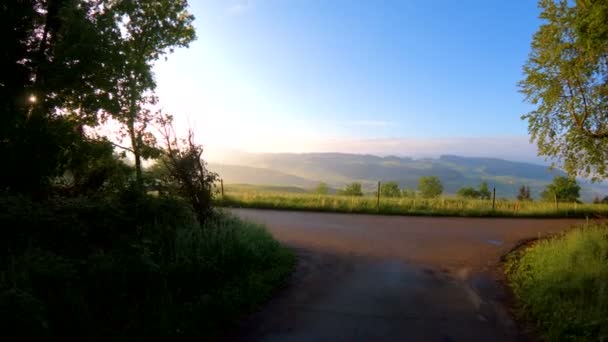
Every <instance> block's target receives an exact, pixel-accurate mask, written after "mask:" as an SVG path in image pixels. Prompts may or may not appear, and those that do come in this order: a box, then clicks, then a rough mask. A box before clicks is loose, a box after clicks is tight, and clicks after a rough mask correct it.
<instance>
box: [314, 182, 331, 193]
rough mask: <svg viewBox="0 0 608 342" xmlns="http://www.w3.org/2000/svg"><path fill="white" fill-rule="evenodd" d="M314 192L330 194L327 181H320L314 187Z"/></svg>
mask: <svg viewBox="0 0 608 342" xmlns="http://www.w3.org/2000/svg"><path fill="white" fill-rule="evenodd" d="M314 193H315V194H317V195H327V194H329V187H328V186H327V184H326V183H323V182H320V183H319V184H317V186H316V187H315V189H314Z"/></svg>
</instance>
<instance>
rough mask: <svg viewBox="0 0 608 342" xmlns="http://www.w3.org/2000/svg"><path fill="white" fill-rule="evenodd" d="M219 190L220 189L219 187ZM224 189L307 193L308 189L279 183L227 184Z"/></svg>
mask: <svg viewBox="0 0 608 342" xmlns="http://www.w3.org/2000/svg"><path fill="white" fill-rule="evenodd" d="M217 190H219V189H217ZM224 191H225V192H227V193H245V192H288V193H307V192H309V191H308V190H307V189H304V188H299V187H297V186H279V185H251V184H226V185H224Z"/></svg>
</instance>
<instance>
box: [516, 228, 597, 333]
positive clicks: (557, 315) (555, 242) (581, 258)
mask: <svg viewBox="0 0 608 342" xmlns="http://www.w3.org/2000/svg"><path fill="white" fill-rule="evenodd" d="M607 256H608V225H588V226H587V225H585V226H581V227H578V228H575V229H573V230H571V231H568V232H565V233H563V234H561V235H558V236H555V237H553V238H550V239H546V240H540V241H537V242H536V243H534V244H532V245H531V246H527V247H525V248H522V249H519V250H517V251H515V252H513V253H512V254H510V255H509V257H508V259H507V261H506V263H505V270H506V274H507V277H508V279H509V282H510V285H511V287H512V289H513V292H514V294H515V296H516V297H517V300H518V307H517V308H518V313H519V315H520V316H521V318H523V319H525V320H527V321H529V322H533V323H534V324H535V326H536V328H537V330H538V331H537V332H538V333H539V334H540V335H542V336H543V337H544V339H545V340H547V341H604V340H606V338H607V337H608V286H607V285H606V284H608V264H607V263H606V258H607Z"/></svg>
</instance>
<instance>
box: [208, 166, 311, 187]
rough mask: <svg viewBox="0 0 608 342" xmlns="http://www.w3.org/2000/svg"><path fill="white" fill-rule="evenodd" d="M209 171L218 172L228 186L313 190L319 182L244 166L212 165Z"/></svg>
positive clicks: (275, 171)
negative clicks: (262, 186) (284, 187)
mask: <svg viewBox="0 0 608 342" xmlns="http://www.w3.org/2000/svg"><path fill="white" fill-rule="evenodd" d="M208 168H209V170H211V171H214V172H217V173H218V174H219V175H220V176H221V178H223V179H224V183H226V184H241V185H242V184H250V185H274V186H293V187H299V188H312V187H314V186H315V185H316V184H317V182H315V181H312V180H308V179H305V178H302V177H298V176H294V175H290V174H286V173H283V172H281V171H277V170H271V169H266V168H259V167H251V166H244V165H224V164H214V163H210V164H209V165H208Z"/></svg>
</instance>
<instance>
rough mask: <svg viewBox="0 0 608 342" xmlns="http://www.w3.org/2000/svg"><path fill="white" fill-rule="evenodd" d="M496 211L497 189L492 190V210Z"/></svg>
mask: <svg viewBox="0 0 608 342" xmlns="http://www.w3.org/2000/svg"><path fill="white" fill-rule="evenodd" d="M495 209H496V188H494V189H493V190H492V210H495Z"/></svg>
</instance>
